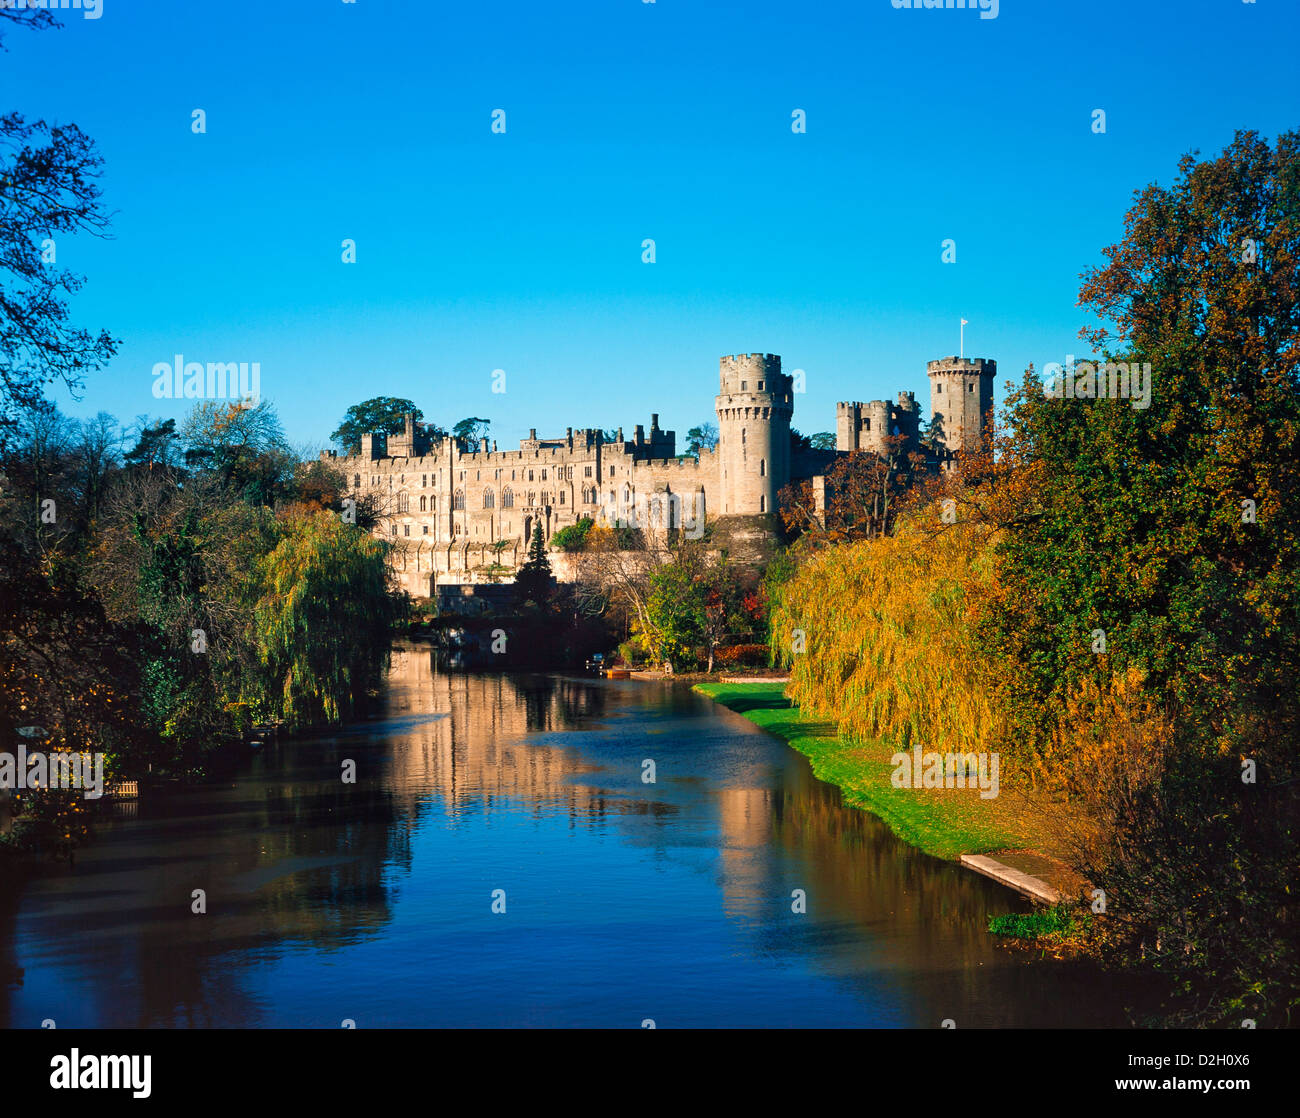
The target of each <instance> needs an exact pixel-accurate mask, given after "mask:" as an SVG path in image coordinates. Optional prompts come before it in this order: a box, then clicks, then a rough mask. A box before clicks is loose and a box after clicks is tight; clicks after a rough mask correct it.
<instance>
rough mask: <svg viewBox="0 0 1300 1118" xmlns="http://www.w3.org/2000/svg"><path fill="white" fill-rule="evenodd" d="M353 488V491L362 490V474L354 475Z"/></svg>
mask: <svg viewBox="0 0 1300 1118" xmlns="http://www.w3.org/2000/svg"><path fill="white" fill-rule="evenodd" d="M352 488H353V489H360V488H361V475H360V474H353V475H352Z"/></svg>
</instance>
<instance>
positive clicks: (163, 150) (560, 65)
mask: <svg viewBox="0 0 1300 1118" xmlns="http://www.w3.org/2000/svg"><path fill="white" fill-rule="evenodd" d="M102 3H103V12H102V17H101V18H99V19H95V20H88V19H84V18H82V16H81V14H80V13H79V12H75V11H73V12H65V13H63V19H64V23H65V26H64V28H63V29H62V30H61V31H57V32H45V33H41V34H39V35H33V34H30V33H26V32H21V31H11V32H10V33H9V34H8V35H7V44H8V47H9V51H8V53H7V54H4V55H0V109H4V110H10V109H19V110H21V111H23V112H25V113H27V114H28V115H30V116H33V117H37V116H40V117H45V118H46V119H49V120H56V121H59V122H68V121H73V122H76V123H77V124H79V125H80V126H81V127H82V128H83V129H84V130H85V131H87V132H88V133H89V134H90V135H91V136H93V137H94V138H95V140H96V141H97V142H98V144H99V146H100V148H101V150H102V153H103V155H104V157H105V159H106V164H107V165H106V173H105V176H104V180H103V187H104V190H105V198H106V202H107V204H108V205H109V206H110V207H111V208H112V209H113V210H115V211H116V216H115V218H114V222H113V232H114V239H112V240H109V241H96V240H94V239H92V238H89V237H80V238H77V239H75V240H72V239H69V240H67V241H65V242H62V243H60V245H59V246H58V252H59V263H60V264H62V265H65V266H68V267H72V268H74V269H76V270H78V271H80V272H82V273H84V274H85V276H86V277H87V281H88V282H87V285H86V287H85V289H84V291H83V292H82V293H81V294H80V295H79V296H78V297H77V299H76V301H75V304H74V309H75V315H76V317H77V319H78V321H79V322H80V323H81V324H83V325H85V326H87V327H92V328H98V327H100V326H105V327H107V328H108V329H109V330H110V331H111V332H112V333H114V334H115V335H116V336H117V337H119V338H121V339H122V346H121V349H120V352H119V354H118V356H117V357H116V358H115V359H114V361H113V362H112V364H111V366H110V367H109V368H108V369H107V370H105V371H103V372H101V373H99V374H96V375H94V376H93V377H92V378H91V379H90V381H89V383H88V385H87V388H86V391H85V393H84V397H83V399H82V400H81V401H80V402H73V401H71V400H69V399H68V398H67V396H66V394H65V393H59V394H58V399H59V402H60V404H61V406H63V407H64V409H65V410H66V411H68V412H70V413H71V414H74V415H90V414H93V413H94V412H95V411H98V410H100V409H104V410H107V411H111V412H113V413H115V414H117V415H118V416H120V417H122V418H123V419H128V420H129V419H132V418H133V417H135V416H136V415H138V414H140V413H145V412H147V413H150V414H153V415H178V416H179V415H180V414H182V413H183V411H184V410H185V405H184V402H179V403H176V404H173V403H172V402H171V401H166V400H162V401H160V400H157V399H155V398H154V397H153V394H152V386H153V377H152V375H151V370H152V369H153V366H154V364H155V363H156V362H160V361H170V360H171V359H172V357H173V355H174V354H177V353H182V354H184V356H185V358H186V359H187V360H198V361H258V362H260V364H261V387H262V394H263V395H264V396H265V397H268V398H270V399H272V400H273V401H274V402H275V404H276V406H277V408H278V409H279V412H280V415H281V418H282V420H283V423H284V426H285V429H286V432H287V433H288V434H289V436H290V437H291V438H292V439H294V440H295V441H301V442H319V443H323V442H324V441H325V440H326V439H327V437H328V434H329V432H330V431H331V430H333V428H334V427H335V426H336V424H337V422H338V420H339V418H340V417H341V415H342V413H343V411H344V410H345V408H346V407H347V406H348V405H349V404H351V403H355V402H357V401H359V400H361V399H364V398H366V397H369V396H372V395H381V394H383V395H395V396H409V397H411V398H412V399H414V400H415V401H416V402H417V403H418V404H419V405H420V406H421V407H422V408H423V410H424V412H425V415H426V417H428V418H430V419H437V420H439V421H440V422H442V423H444V424H450V423H453V422H455V421H456V420H457V419H460V418H462V417H464V416H467V415H479V416H487V417H489V418H490V419H491V420H492V421H493V434H494V436H495V437H496V438H497V439H498V440H500V441H501V443H502V444H503V446H511V447H513V446H514V443H515V441H516V440H517V439H518V438H519V437H520V436H522V435H525V434H526V433H527V429H528V428H529V427H537V428H539V433H542V434H554V433H557V432H562V431H563V429H564V428H565V427H567V426H574V427H581V426H598V425H599V426H606V427H610V426H617V425H620V424H621V425H623V426H624V427H625V428H627V429H628V430H629V431H630V429H631V427H632V426H633V425H634V424H635V423H637V422H648V415H649V413H650V412H651V411H658V412H659V413H660V422H661V424H662V425H663V426H665V427H670V428H676V430H677V431H678V434H679V440H681V437H682V435H683V434H684V432H685V430H686V428H687V427H689V426H691V425H693V424H695V423H698V422H700V421H702V420H704V419H707V418H710V417H711V415H712V409H713V396H714V394H715V393H716V391H717V359H718V357H719V356H720V355H722V354H725V353H737V352H751V351H760V350H761V351H764V352H769V353H779V354H781V355H782V357H783V359H784V362H785V368H786V370H787V371H790V370H793V369H796V368H800V369H803V370H805V374H806V378H807V394H806V395H804V396H800V397H798V398H796V405H795V420H794V422H795V424H796V426H798V427H799V428H800V429H801V430H804V431H807V432H812V431H819V430H827V429H833V427H834V407H835V402H836V401H837V400H844V399H861V400H869V399H875V398H881V397H890V398H892V397H893V396H894V395H895V394H896V393H897V392H898V391H899V390H900V389H912V390H914V391H916V392H917V394H918V396H919V398H920V399H921V400H922V401H923V404H924V405H925V406H926V407H927V410H928V401H929V391H928V386H927V385H926V382H925V362H926V361H927V360H929V359H932V358H935V357H941V356H945V355H947V354H950V353H954V352H956V350H957V346H958V320H959V319H960V318H962V317H965V318H967V319H968V320H969V321H970V325H969V326H968V327H967V329H966V353H967V355H973V356H987V357H993V358H996V359H997V361H998V363H999V370H1000V374H999V381H1001V379H1003V377H1004V376H1008V375H1016V374H1018V373H1019V371H1020V370H1021V369H1023V368H1024V367H1025V365H1026V364H1027V363H1028V362H1030V361H1033V362H1035V363H1036V364H1037V365H1038V366H1039V367H1040V368H1041V366H1042V365H1043V364H1044V363H1045V362H1047V361H1052V360H1056V361H1061V360H1063V359H1064V356H1065V354H1066V353H1067V352H1082V345H1081V343H1079V342H1078V339H1077V331H1078V329H1079V327H1080V325H1081V324H1082V323H1083V322H1084V321H1085V319H1084V316H1083V312H1082V311H1081V310H1080V309H1079V308H1077V307H1076V306H1075V300H1076V297H1077V291H1078V286H1079V279H1078V277H1079V273H1080V272H1081V271H1082V270H1083V269H1084V268H1086V267H1088V266H1090V265H1093V264H1095V263H1097V262H1098V261H1099V260H1100V250H1101V249H1102V247H1103V246H1105V245H1106V244H1109V243H1111V242H1113V241H1115V240H1117V239H1118V237H1119V236H1120V234H1121V229H1122V217H1123V214H1124V211H1125V209H1126V208H1127V205H1128V202H1129V200H1130V198H1131V195H1132V192H1133V191H1134V189H1136V188H1138V187H1140V186H1142V185H1143V184H1145V183H1147V182H1150V181H1153V180H1154V181H1160V182H1163V183H1168V182H1170V181H1171V180H1172V178H1173V175H1174V171H1175V167H1176V163H1177V160H1178V158H1179V156H1180V155H1181V154H1182V153H1184V152H1186V151H1189V150H1192V149H1200V150H1201V151H1202V152H1204V153H1206V154H1209V153H1212V152H1215V151H1218V150H1219V149H1221V148H1222V147H1223V146H1224V145H1225V144H1226V143H1227V142H1229V140H1230V139H1231V137H1232V134H1233V132H1234V130H1235V129H1238V128H1254V129H1257V130H1259V131H1261V132H1262V133H1264V134H1265V135H1267V136H1269V137H1270V138H1271V137H1274V136H1276V135H1277V133H1278V132H1279V131H1283V130H1286V129H1288V128H1294V127H1297V126H1300V113H1298V112H1297V105H1298V102H1300V93H1298V92H1297V85H1296V78H1295V51H1296V46H1297V43H1298V42H1300V5H1297V4H1296V3H1295V2H1294V0H1260V2H1259V3H1256V4H1244V3H1241V2H1239V0H1185V2H1179V3H1172V2H1171V3H1156V2H1147V3H1142V2H1138V0H1102V2H1096V3H1067V2H1065V0H1051V2H1049V0H1001V3H1000V4H999V10H998V15H997V18H996V19H981V18H980V17H979V14H978V13H977V12H974V11H942V10H941V11H898V10H895V9H894V8H893V7H892V6H891V4H890V0H854V2H825V3H818V2H815V0H810V2H807V3H803V4H789V3H766V2H762V0H751V2H747V3H710V2H707V0H690V2H687V0H657V2H656V3H653V4H647V3H642V2H641V0H600V2H597V0H575V2H562V0H551V2H549V3H537V2H518V3H479V2H474V3H464V4H451V3H416V2H413V0H407V2H399V0H357V2H356V3H354V4H352V3H343V2H341V0H277V2H276V3H274V4H215V3H202V4H196V3H185V4H180V3H176V2H175V0H102ZM196 108H201V109H203V110H204V111H205V112H206V114H207V133H206V134H205V135H195V134H194V133H193V132H192V131H191V113H192V111H193V110H194V109H196ZM498 108H501V109H505V110H506V114H507V115H506V128H507V130H506V133H505V134H504V135H500V134H493V133H492V131H491V128H490V125H491V113H492V111H493V110H494V109H498ZM1096 108H1102V109H1104V110H1105V111H1106V116H1107V119H1106V132H1105V134H1104V135H1097V134H1094V133H1093V131H1092V129H1091V121H1092V117H1091V114H1092V111H1093V110H1094V109H1096ZM795 109H803V110H804V111H805V112H806V114H807V132H806V134H803V135H797V134H795V133H793V132H792V131H791V113H792V112H793V110H795ZM344 238H352V239H354V240H355V241H356V244H357V257H358V259H357V263H355V264H344V263H342V261H341V259H340V257H341V253H342V248H341V242H342V241H343V240H344ZM646 238H653V239H654V241H655V242H656V262H655V263H654V264H644V263H642V260H641V257H642V248H641V245H642V241H643V240H644V239H646ZM945 238H952V239H953V240H954V241H955V242H956V246H957V262H956V263H955V264H951V265H947V264H943V263H941V242H942V241H943V240H944V239H945ZM494 369H504V370H505V371H506V388H507V391H506V392H505V393H504V394H494V393H493V392H492V372H493V370H494ZM1000 398H1001V393H1000V392H999V400H1000Z"/></svg>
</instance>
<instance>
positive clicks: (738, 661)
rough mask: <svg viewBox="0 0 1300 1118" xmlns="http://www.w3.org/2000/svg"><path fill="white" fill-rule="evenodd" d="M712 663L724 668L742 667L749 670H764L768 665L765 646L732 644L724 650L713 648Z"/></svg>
mask: <svg viewBox="0 0 1300 1118" xmlns="http://www.w3.org/2000/svg"><path fill="white" fill-rule="evenodd" d="M713 662H714V663H715V664H719V665H722V666H724V667H725V666H736V665H743V666H745V667H750V668H765V667H767V663H768V650H767V645H765V644H732V645H728V646H727V647H726V648H715V649H714V650H713Z"/></svg>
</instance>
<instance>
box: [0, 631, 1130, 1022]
mask: <svg viewBox="0 0 1300 1118" xmlns="http://www.w3.org/2000/svg"><path fill="white" fill-rule="evenodd" d="M647 760H648V761H653V763H654V776H655V782H654V783H646V782H645V781H643V779H642V778H643V774H646V773H647V772H648V768H647V767H646V766H645V765H644V762H645V761H647ZM346 762H354V763H355V767H356V781H355V783H345V782H344V781H343V779H342V777H341V774H342V773H343V771H344V767H345V764H346ZM195 890H203V891H204V896H205V901H206V912H205V913H202V914H196V913H194V912H193V911H192V908H193V907H194V905H195V903H196V902H195V901H194V900H193V894H194V891H195ZM796 890H800V891H802V896H803V898H804V906H805V907H806V911H805V912H796V911H793V910H794V909H795V908H797V907H800V905H799V902H798V901H797V899H796V898H797V896H798V895H799V894H796ZM494 907H495V908H497V909H501V908H504V911H494ZM1027 907H1028V905H1027V903H1026V902H1024V901H1022V900H1020V899H1019V898H1018V897H1016V896H1015V895H1014V894H1012V893H1010V892H1009V891H1008V890H1006V889H1004V888H1002V887H1001V886H998V885H996V884H994V883H993V882H990V881H987V880H985V879H983V878H981V877H979V876H977V875H975V874H974V873H972V872H970V871H968V870H964V869H961V868H959V867H956V866H954V865H952V864H949V863H945V862H942V861H939V860H938V859H934V858H931V857H928V856H927V855H924V854H921V853H919V852H917V851H916V850H914V849H912V848H910V847H908V846H906V845H904V844H903V843H901V842H899V841H898V840H896V839H895V838H894V837H893V836H892V835H891V834H890V833H889V832H888V830H887V829H886V828H885V827H884V825H883V824H881V823H880V822H879V821H878V820H876V819H875V818H874V817H873V816H870V815H867V814H865V813H863V812H860V811H857V810H853V809H849V808H845V807H843V806H842V805H841V803H840V797H839V793H838V791H837V790H836V789H835V788H833V787H831V786H829V785H826V784H823V783H821V782H820V781H818V780H816V779H815V778H814V777H813V776H812V774H811V772H810V770H809V767H808V764H807V762H806V761H805V760H804V759H803V758H802V757H801V756H800V755H799V754H797V753H795V752H794V751H792V750H791V749H789V748H788V747H787V746H785V745H784V743H782V742H780V741H778V740H777V739H775V738H771V737H769V736H767V735H766V734H764V733H763V732H761V731H760V730H758V729H757V728H755V727H754V726H753V725H751V724H750V723H749V722H747V721H745V720H744V719H743V718H741V717H740V716H738V715H736V714H733V713H731V712H730V711H727V710H725V709H723V708H721V707H718V706H716V705H714V704H713V703H712V702H710V701H709V700H708V699H705V698H704V697H702V696H700V695H697V694H695V693H694V692H692V691H691V690H690V689H689V688H688V687H687V686H685V685H684V684H680V683H670V682H663V683H643V682H637V681H613V680H593V679H587V678H582V677H571V676H563V675H553V674H550V675H540V674H531V675H525V674H513V675H473V674H465V673H456V672H445V671H439V670H438V669H437V666H436V662H435V659H434V655H433V653H431V652H430V651H428V650H427V649H423V648H420V647H418V646H402V647H399V648H398V649H397V650H395V651H394V654H393V664H392V670H391V674H390V679H389V687H388V691H387V695H386V699H385V706H384V709H383V711H382V717H380V718H378V719H376V720H374V721H370V722H366V723H364V724H361V725H356V726H352V727H348V728H347V729H345V730H343V731H341V732H337V733H334V734H331V735H328V736H317V737H309V738H306V739H300V740H296V741H292V742H286V743H282V744H280V745H277V746H274V747H271V748H269V749H267V750H265V751H264V752H263V753H261V754H260V755H258V756H256V757H255V758H254V759H253V761H252V762H251V763H250V764H249V765H248V766H246V767H244V768H243V769H241V770H240V773H239V774H238V775H237V776H236V777H235V778H233V779H231V780H228V781H226V782H224V783H221V784H219V785H215V786H212V785H210V786H205V787H198V788H194V789H191V790H188V791H185V792H182V793H179V794H177V795H175V796H169V797H168V798H167V799H166V800H161V801H159V800H155V801H154V802H152V803H150V804H148V805H146V807H145V808H144V809H142V810H141V811H140V812H139V814H138V815H136V816H135V817H133V818H123V819H119V820H115V821H113V822H111V823H108V824H106V825H105V826H103V827H101V828H100V830H99V833H98V835H97V838H96V840H95V842H94V843H93V845H91V846H90V847H88V848H86V849H85V850H83V851H82V852H81V853H80V854H79V855H78V858H77V863H76V866H75V868H73V869H70V870H65V869H60V870H57V871H56V872H55V873H54V874H52V875H51V876H48V877H44V878H41V879H39V880H36V881H33V882H30V883H29V884H27V885H26V886H25V887H23V888H22V889H21V891H19V892H18V893H17V895H16V896H15V895H12V891H10V895H7V896H5V895H4V890H3V889H0V1025H4V1026H7V1027H20V1028H36V1027H39V1026H40V1025H41V1022H42V1021H46V1020H53V1021H54V1022H55V1023H56V1025H57V1026H58V1027H59V1028H77V1027H103V1026H117V1027H122V1026H127V1027H130V1026H153V1027H157V1026H181V1027H183V1026H195V1027H206V1026H240V1027H328V1028H338V1027H340V1026H341V1025H342V1024H343V1023H344V1022H345V1021H352V1022H355V1024H356V1027H358V1028H377V1027H405V1026H411V1027H462V1026H595V1027H624V1028H638V1027H642V1025H643V1022H646V1021H653V1022H655V1024H656V1026H657V1027H660V1028H669V1027H674V1026H678V1027H680V1026H743V1027H794V1026H886V1027H889V1026H904V1027H925V1028H938V1027H940V1025H941V1022H943V1021H945V1020H950V1021H952V1022H953V1023H954V1024H955V1026H956V1027H958V1028H975V1027H1027V1026H1035V1027H1044V1026H1046V1027H1052V1026H1088V1025H1097V1026H1102V1025H1123V1024H1126V1023H1127V1018H1126V1016H1125V1015H1124V1013H1123V1010H1122V1005H1123V984H1122V983H1121V982H1120V981H1118V980H1116V979H1111V978H1108V977H1107V976H1105V975H1101V974H1098V973H1096V972H1093V971H1092V970H1090V969H1088V968H1086V967H1082V966H1076V965H1064V964H1060V963H1056V962H1051V961H1047V962H1039V961H1034V960H1027V959H1025V958H1024V957H1022V956H1018V955H1014V954H1011V953H1009V952H1008V951H1007V950H1006V949H1005V948H1001V947H999V946H997V945H996V944H995V942H994V941H993V939H992V937H990V936H989V935H988V933H987V931H986V927H987V923H988V917H989V916H990V915H991V914H994V913H1002V912H1009V911H1024V910H1026V909H1027Z"/></svg>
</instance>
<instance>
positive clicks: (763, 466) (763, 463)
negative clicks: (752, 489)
mask: <svg viewBox="0 0 1300 1118" xmlns="http://www.w3.org/2000/svg"><path fill="white" fill-rule="evenodd" d="M758 476H759V477H767V459H766V458H760V459H759V460H758Z"/></svg>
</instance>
